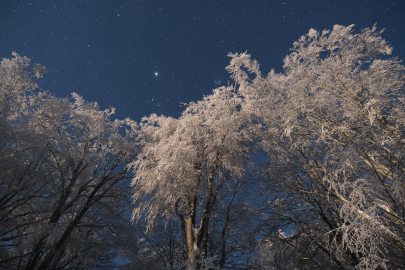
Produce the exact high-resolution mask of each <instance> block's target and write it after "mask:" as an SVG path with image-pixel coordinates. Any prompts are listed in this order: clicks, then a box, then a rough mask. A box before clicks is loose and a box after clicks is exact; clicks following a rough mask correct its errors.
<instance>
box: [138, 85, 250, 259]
mask: <svg viewBox="0 0 405 270" xmlns="http://www.w3.org/2000/svg"><path fill="white" fill-rule="evenodd" d="M249 101H250V100H249V98H245V97H242V96H241V95H240V94H239V93H238V92H237V91H236V90H235V88H234V87H232V86H229V87H222V88H218V89H215V90H214V93H213V94H212V95H209V96H206V97H204V99H203V100H202V101H199V102H196V103H190V104H189V105H188V107H187V109H186V110H185V111H184V113H183V114H182V116H181V117H180V118H179V119H173V118H171V117H164V116H157V115H151V116H150V117H147V118H144V119H143V121H142V123H141V124H140V132H141V134H143V135H142V136H143V139H144V141H145V143H144V145H142V151H141V153H140V154H139V156H138V158H137V160H136V161H134V162H133V163H132V164H131V166H133V167H134V168H135V170H134V173H135V177H134V179H133V182H132V185H133V186H134V196H133V198H134V200H135V202H134V203H135V210H134V212H133V215H134V219H139V218H141V217H145V219H146V220H147V222H148V228H149V229H150V230H152V229H153V224H155V223H156V222H157V221H158V220H159V218H160V217H167V218H171V217H177V218H179V219H180V226H181V229H182V231H183V235H184V242H185V243H184V249H185V252H186V254H187V259H189V260H190V262H191V263H196V262H198V260H199V259H205V258H207V254H208V245H209V237H210V235H209V233H210V222H211V220H212V216H213V211H214V208H215V205H216V203H218V202H220V201H221V199H223V198H225V194H231V193H232V192H233V191H234V190H235V188H236V187H237V186H238V183H239V182H241V181H242V179H243V176H244V173H245V170H246V166H248V165H249V157H250V155H251V152H252V148H253V146H254V145H253V143H254V141H255V139H256V137H255V134H254V133H252V132H251V129H250V128H249V126H250V125H251V124H252V121H251V117H250V113H249V106H250V105H249ZM225 223H226V222H225ZM225 230H226V228H225Z"/></svg>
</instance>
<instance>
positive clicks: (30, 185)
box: [0, 54, 137, 269]
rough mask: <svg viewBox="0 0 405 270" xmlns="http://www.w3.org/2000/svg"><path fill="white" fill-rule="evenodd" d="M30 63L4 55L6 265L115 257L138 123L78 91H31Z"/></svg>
mask: <svg viewBox="0 0 405 270" xmlns="http://www.w3.org/2000/svg"><path fill="white" fill-rule="evenodd" d="M28 66H29V61H28V59H26V58H21V57H19V56H18V55H16V54H15V59H13V60H11V61H10V60H7V59H4V60H3V62H2V72H3V73H1V77H0V81H1V86H2V88H1V89H0V90H1V92H2V100H1V102H2V103H1V105H2V109H3V111H2V115H1V116H2V119H1V121H2V130H1V131H2V138H1V144H2V148H1V149H0V152H1V153H0V155H1V164H0V166H1V171H0V188H1V189H0V266H1V267H4V268H10V269H69V268H70V269H72V268H78V267H79V268H81V267H83V268H85V267H86V266H92V265H93V266H100V267H101V266H108V265H110V264H115V263H114V261H113V260H114V256H115V257H117V255H116V253H117V252H118V251H119V248H118V249H117V244H118V243H119V242H120V241H118V242H117V240H119V236H118V235H119V234H121V236H122V234H123V233H124V232H123V231H121V232H119V230H122V229H124V228H125V224H126V223H125V220H123V217H125V215H124V214H126V215H127V213H125V212H124V211H125V209H122V208H123V206H125V205H126V206H127V207H128V204H127V202H128V199H129V197H128V184H129V182H128V179H129V177H130V175H129V173H128V168H125V166H126V165H127V164H128V163H129V162H131V161H132V160H133V159H134V158H135V156H136V154H137V148H136V144H135V143H134V139H135V138H136V124H135V123H134V122H132V121H130V120H125V121H119V120H116V121H111V120H110V116H111V114H112V113H113V110H106V111H100V110H99V109H98V106H97V104H95V103H87V102H85V101H84V100H83V99H82V98H81V97H80V96H78V95H77V94H73V102H71V101H70V100H69V99H58V98H55V97H53V96H52V95H50V94H47V93H41V92H40V93H37V94H26V93H25V92H26V91H27V90H33V89H35V88H36V85H35V83H34V82H33V81H32V80H31V78H30V75H29V73H28V72H27V71H26V69H27V68H28ZM38 69H39V70H41V67H40V66H36V70H38ZM42 70H43V69H42ZM37 74H39V73H37ZM38 76H39V75H38ZM127 223H128V222H127ZM126 230H127V228H126ZM115 260H116V258H115Z"/></svg>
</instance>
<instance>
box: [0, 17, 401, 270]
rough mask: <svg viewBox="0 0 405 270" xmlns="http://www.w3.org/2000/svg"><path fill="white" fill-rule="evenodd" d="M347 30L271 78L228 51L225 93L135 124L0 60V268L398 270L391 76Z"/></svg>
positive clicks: (328, 34)
mask: <svg viewBox="0 0 405 270" xmlns="http://www.w3.org/2000/svg"><path fill="white" fill-rule="evenodd" d="M352 28H353V25H350V26H347V27H345V26H340V25H335V26H334V27H333V30H331V31H329V30H323V31H321V32H318V31H316V30H315V29H310V30H309V32H308V33H307V34H306V35H303V36H302V37H301V38H300V39H299V40H298V41H296V42H294V44H293V48H292V49H291V53H290V54H289V55H287V56H286V57H285V59H284V66H283V69H284V72H283V73H275V72H274V70H272V71H271V72H270V73H269V74H267V75H263V74H262V73H261V71H260V68H259V64H258V62H257V61H255V60H253V59H251V57H250V55H249V54H247V53H246V52H245V53H240V54H239V53H235V54H232V53H230V54H229V55H228V56H229V57H230V59H231V60H230V64H229V65H228V66H227V67H226V69H227V71H228V72H229V74H230V79H231V82H230V83H229V84H228V85H227V86H222V87H219V88H217V89H214V90H213V92H212V94H211V95H208V96H204V98H203V99H202V100H200V101H198V102H190V103H188V104H187V105H186V106H185V109H184V111H183V113H182V115H181V116H180V117H179V118H173V117H169V116H164V115H160V116H159V115H156V114H153V115H150V116H149V117H145V118H143V119H141V120H140V121H139V122H136V121H134V120H131V119H129V118H127V119H124V120H120V119H114V120H113V114H114V109H113V108H111V109H107V110H100V108H99V106H98V105H97V103H93V102H88V101H85V100H84V99H83V98H82V97H81V96H80V95H79V94H77V93H72V94H71V96H70V97H66V98H58V97H56V96H55V95H53V94H52V93H50V92H47V91H42V90H40V88H39V86H38V83H39V81H40V78H41V77H43V76H45V75H46V73H47V72H48V71H47V69H46V68H45V67H43V66H41V65H39V64H31V61H30V59H29V58H27V57H23V56H20V55H19V54H17V53H14V52H13V57H12V58H11V59H7V58H4V59H2V60H1V62H0V66H1V68H0V268H2V269H25V270H46V269H55V270H59V269H171V270H174V269H187V270H188V269H280V270H281V269H286V270H287V269H405V209H404V207H405V177H404V173H405V159H404V158H405V130H404V128H405V93H404V90H405V88H404V84H405V77H404V70H405V68H404V66H403V65H401V62H402V61H401V60H400V59H398V58H397V57H391V56H390V55H391V53H392V48H391V47H390V45H389V44H388V43H387V42H386V41H385V40H384V39H383V38H382V35H383V30H377V28H376V26H374V27H372V28H367V29H363V30H362V31H361V32H360V33H353V30H352Z"/></svg>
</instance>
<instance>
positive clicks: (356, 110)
mask: <svg viewBox="0 0 405 270" xmlns="http://www.w3.org/2000/svg"><path fill="white" fill-rule="evenodd" d="M352 27H353V25H351V26H348V27H343V26H339V25H335V26H334V28H333V31H326V30H324V31H323V32H322V33H321V34H320V33H319V32H317V31H316V30H314V29H311V30H310V31H309V33H308V34H307V35H305V36H302V37H301V38H300V40H299V41H297V42H295V43H294V48H293V49H292V53H291V54H290V55H288V56H287V57H286V58H285V65H284V68H285V73H284V74H275V73H274V72H270V73H269V75H268V76H267V77H266V78H264V77H263V76H262V75H261V74H260V71H259V70H258V65H257V63H255V62H254V61H252V60H250V57H249V55H247V54H241V55H238V54H236V55H231V56H232V57H233V59H232V61H231V65H230V67H229V68H230V69H232V70H233V73H234V74H236V76H234V78H235V80H236V82H237V83H238V84H239V85H240V87H241V89H242V90H243V91H244V93H247V94H251V95H256V97H257V99H258V102H257V108H258V110H260V111H259V112H258V114H259V115H260V117H262V118H261V119H262V121H263V123H265V126H266V127H267V128H268V131H267V132H268V135H267V138H268V139H267V140H265V139H263V147H265V148H266V149H268V153H269V156H270V160H269V162H270V165H269V167H268V171H269V173H270V175H271V181H273V183H275V181H278V182H277V185H278V186H279V187H280V188H279V189H277V190H278V191H279V195H282V196H281V198H280V199H279V200H275V201H274V202H272V204H271V205H272V206H273V210H274V211H276V209H277V211H278V210H279V211H280V212H279V213H278V217H280V218H281V217H284V221H285V224H289V225H290V227H289V228H290V229H289V230H293V229H294V230H296V232H295V234H292V235H291V236H290V237H288V238H289V239H290V240H291V241H295V242H294V243H293V242H291V241H290V242H288V241H287V240H286V237H282V234H280V237H278V241H281V242H282V243H287V242H288V245H289V248H290V249H291V248H292V249H294V250H296V251H297V252H296V255H297V256H298V257H300V256H301V257H302V259H303V260H307V262H308V263H310V261H312V263H314V265H316V264H317V263H320V261H322V260H323V259H321V258H323V257H324V256H325V255H326V254H328V253H329V254H330V256H331V258H332V259H333V260H334V261H335V263H336V267H343V268H348V269H350V268H352V267H357V268H359V269H360V268H361V269H363V268H365V269H375V268H378V267H382V268H388V267H399V266H400V267H404V265H405V262H404V260H403V258H404V255H405V241H404V237H405V220H404V218H403V217H404V198H405V197H404V194H405V189H404V188H405V182H404V181H405V180H404V177H403V173H404V170H405V167H404V150H405V147H404V146H405V145H404V142H405V138H404V121H405V120H404V119H405V117H404V116H405V115H404V113H405V108H404V101H405V99H404V67H403V66H402V65H400V61H399V60H398V59H396V58H387V57H385V56H383V55H384V54H391V52H392V48H391V47H390V46H389V45H388V44H387V43H386V42H385V41H384V40H383V39H382V38H381V34H382V31H379V32H377V31H376V27H375V26H374V27H373V28H372V29H364V30H362V32H361V33H359V34H352ZM246 69H248V70H249V71H251V72H252V73H254V76H255V78H254V79H250V78H249V74H248V73H247V72H246ZM242 90H241V91H242ZM283 197H284V198H283ZM300 213H302V214H300ZM285 229H286V230H288V228H285ZM275 234H276V233H274V235H275ZM299 239H301V240H299ZM297 241H301V244H302V245H303V246H302V248H301V247H300V245H301V244H299V242H297ZM302 241H307V242H308V241H309V242H308V244H304V242H302ZM271 246H273V247H277V246H279V245H277V244H273V245H271ZM301 251H305V252H301ZM300 253H301V254H302V255H300ZM319 254H322V256H319ZM300 263H302V265H305V262H303V261H301V262H300Z"/></svg>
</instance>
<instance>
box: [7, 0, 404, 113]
mask: <svg viewBox="0 0 405 270" xmlns="http://www.w3.org/2000/svg"><path fill="white" fill-rule="evenodd" d="M404 13H405V0H396V1H386V0H362V1H355V0H352V1H348V0H339V1H326V0H324V1H321V0H308V1H304V0H294V1H293V0H285V1H281V0H280V1H279V0H272V1H270V0H268V1H266V0H258V1H256V0H249V1H248V0H245V1H238V0H233V1H220V0H216V1H209V0H204V1H203V0H201V1H192V0H162V1H159V0H139V1H138V0H132V1H121V0H110V1H107V0H90V1H79V0H59V1H50V0H49V1H48V0H44V1H34V0H32V1H24V0H14V1H12V0H0V58H3V57H6V58H11V52H12V51H15V52H17V53H18V54H20V55H22V56H27V57H29V58H31V59H32V61H33V62H34V63H40V64H41V65H43V66H45V67H47V68H48V69H49V70H50V73H49V74H48V75H47V76H46V77H45V78H43V79H41V80H40V81H39V82H38V84H39V86H40V87H41V88H42V89H43V90H48V91H50V92H52V93H54V94H55V95H56V96H58V97H66V96H68V95H69V94H70V93H71V92H76V93H78V94H79V95H81V96H83V97H84V98H85V99H86V100H88V101H96V102H97V103H98V104H99V105H100V107H101V109H107V108H109V107H110V106H112V107H115V108H116V117H117V118H121V119H122V118H126V117H130V118H132V119H133V120H135V121H140V120H141V118H142V117H143V116H148V115H150V114H151V113H157V114H164V115H167V116H173V117H178V116H179V115H180V114H181V111H182V110H184V108H182V107H180V106H179V103H180V102H184V103H187V102H190V101H198V100H200V99H201V98H202V97H203V96H204V95H208V94H210V93H211V92H212V89H214V88H216V87H218V86H222V85H227V83H228V80H229V74H228V73H227V72H226V70H225V67H226V66H227V65H228V64H229V61H230V58H229V57H227V54H228V53H229V52H232V53H235V52H238V53H241V52H245V51H247V52H248V53H249V54H251V55H252V58H254V59H257V60H258V61H259V63H260V66H261V70H262V72H263V73H264V74H266V73H267V72H269V71H270V69H272V68H274V69H275V70H276V72H282V65H283V58H284V57H285V55H287V54H289V49H290V48H291V47H292V44H293V42H294V41H296V40H297V39H299V37H300V36H301V35H304V34H306V33H308V30H309V29H310V28H315V29H317V30H324V29H332V28H333V25H335V24H340V25H344V26H348V25H350V24H355V28H354V32H359V31H360V29H362V28H366V27H372V26H373V25H374V24H375V23H377V27H378V29H382V28H385V29H386V30H385V33H384V34H383V37H384V38H385V39H386V40H387V41H388V42H389V43H390V44H391V45H392V46H393V48H394V50H393V55H394V56H398V57H399V58H400V59H404V58H405V52H404V47H405V45H404V44H405V15H404Z"/></svg>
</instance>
